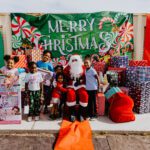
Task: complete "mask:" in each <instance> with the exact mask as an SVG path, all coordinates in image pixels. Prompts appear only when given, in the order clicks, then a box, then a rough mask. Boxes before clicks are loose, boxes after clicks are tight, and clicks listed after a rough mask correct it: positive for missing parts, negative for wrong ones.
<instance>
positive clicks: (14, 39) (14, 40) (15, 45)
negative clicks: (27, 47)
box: [12, 35, 22, 49]
mask: <svg viewBox="0 0 150 150" xmlns="http://www.w3.org/2000/svg"><path fill="white" fill-rule="evenodd" d="M21 45H22V39H21V37H20V36H16V35H13V36H12V47H13V48H14V49H17V48H19V47H20V46H21Z"/></svg>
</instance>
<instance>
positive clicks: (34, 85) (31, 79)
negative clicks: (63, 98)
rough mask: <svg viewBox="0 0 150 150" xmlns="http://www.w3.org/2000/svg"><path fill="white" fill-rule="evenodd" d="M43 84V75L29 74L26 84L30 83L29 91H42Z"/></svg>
mask: <svg viewBox="0 0 150 150" xmlns="http://www.w3.org/2000/svg"><path fill="white" fill-rule="evenodd" d="M41 82H43V78H42V75H41V73H39V72H36V73H28V74H27V75H26V77H25V83H28V89H29V90H30V91H38V90H40V83H41Z"/></svg>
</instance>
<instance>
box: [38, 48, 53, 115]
mask: <svg viewBox="0 0 150 150" xmlns="http://www.w3.org/2000/svg"><path fill="white" fill-rule="evenodd" d="M51 58H52V54H51V52H50V51H48V50H45V51H44V52H43V58H42V60H40V61H38V62H37V67H38V68H41V69H44V70H47V71H52V72H54V68H53V65H52V63H51V62H50V60H51ZM43 78H44V77H43ZM44 79H45V78H44ZM43 84H44V89H43V90H44V105H45V106H44V114H47V113H48V108H47V106H48V105H49V103H50V97H51V96H50V95H51V90H52V89H51V82H50V79H49V80H47V79H45V80H44V82H43Z"/></svg>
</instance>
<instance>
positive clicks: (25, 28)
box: [11, 16, 31, 38]
mask: <svg viewBox="0 0 150 150" xmlns="http://www.w3.org/2000/svg"><path fill="white" fill-rule="evenodd" d="M11 27H12V31H13V32H14V34H15V35H16V36H19V37H22V38H28V37H29V36H30V35H31V27H30V25H29V23H28V22H27V21H26V20H25V19H23V18H22V17H19V16H15V17H14V18H13V19H12V23H11Z"/></svg>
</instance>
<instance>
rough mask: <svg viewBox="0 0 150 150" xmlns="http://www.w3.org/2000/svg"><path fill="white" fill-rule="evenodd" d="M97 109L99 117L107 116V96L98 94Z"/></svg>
mask: <svg viewBox="0 0 150 150" xmlns="http://www.w3.org/2000/svg"><path fill="white" fill-rule="evenodd" d="M96 107H97V114H98V116H103V115H104V114H105V95H104V94H103V93H97V95H96Z"/></svg>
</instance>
